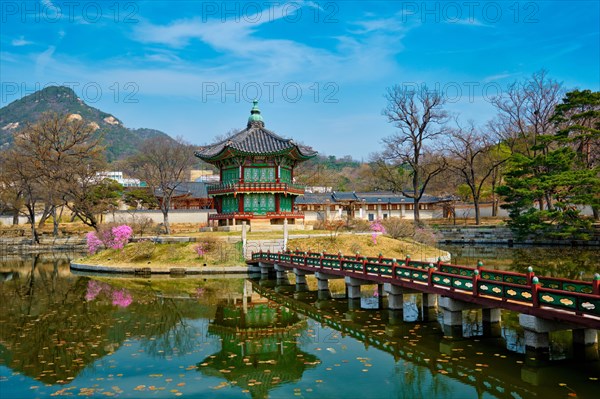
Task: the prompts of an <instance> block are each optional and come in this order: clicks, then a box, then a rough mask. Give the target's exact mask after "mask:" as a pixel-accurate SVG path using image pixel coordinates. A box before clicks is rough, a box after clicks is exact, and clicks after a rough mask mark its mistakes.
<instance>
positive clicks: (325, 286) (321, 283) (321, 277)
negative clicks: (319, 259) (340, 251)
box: [315, 272, 344, 299]
mask: <svg viewBox="0 0 600 399" xmlns="http://www.w3.org/2000/svg"><path fill="white" fill-rule="evenodd" d="M315 277H316V278H317V290H318V291H317V297H318V299H329V298H331V291H330V290H329V280H338V279H342V278H344V277H343V276H337V275H335V274H327V273H323V272H315Z"/></svg>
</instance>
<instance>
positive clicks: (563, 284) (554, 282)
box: [538, 277, 593, 294]
mask: <svg viewBox="0 0 600 399" xmlns="http://www.w3.org/2000/svg"><path fill="white" fill-rule="evenodd" d="M538 279H539V282H540V284H541V286H542V287H544V288H552V289H554V290H565V291H571V292H581V293H583V294H591V293H592V291H593V290H592V285H591V284H589V283H588V284H586V283H585V282H581V283H575V282H572V281H562V280H560V279H555V278H546V277H538Z"/></svg>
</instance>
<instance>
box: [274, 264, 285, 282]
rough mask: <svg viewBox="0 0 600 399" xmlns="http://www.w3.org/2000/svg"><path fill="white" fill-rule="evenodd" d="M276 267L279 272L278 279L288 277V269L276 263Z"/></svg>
mask: <svg viewBox="0 0 600 399" xmlns="http://www.w3.org/2000/svg"><path fill="white" fill-rule="evenodd" d="M274 268H275V271H276V272H277V280H281V279H287V269H286V268H285V267H283V266H281V265H278V264H277V263H275V265H274Z"/></svg>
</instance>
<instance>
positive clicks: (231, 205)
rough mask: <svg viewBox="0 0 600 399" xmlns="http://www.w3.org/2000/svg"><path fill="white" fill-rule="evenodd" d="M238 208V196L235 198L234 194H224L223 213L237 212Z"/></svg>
mask: <svg viewBox="0 0 600 399" xmlns="http://www.w3.org/2000/svg"><path fill="white" fill-rule="evenodd" d="M238 210H239V208H238V199H237V198H235V197H234V196H233V195H225V196H223V213H231V212H237V211H238Z"/></svg>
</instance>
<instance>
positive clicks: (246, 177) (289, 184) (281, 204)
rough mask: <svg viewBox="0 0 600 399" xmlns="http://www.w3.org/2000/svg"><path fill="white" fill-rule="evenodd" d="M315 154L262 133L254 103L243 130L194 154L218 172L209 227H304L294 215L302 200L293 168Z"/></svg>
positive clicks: (300, 217) (301, 188) (212, 187)
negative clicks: (244, 223) (284, 225)
mask: <svg viewBox="0 0 600 399" xmlns="http://www.w3.org/2000/svg"><path fill="white" fill-rule="evenodd" d="M316 154H317V152H316V151H313V149H312V148H310V147H307V146H304V145H300V144H298V143H295V142H294V140H291V139H285V138H283V137H280V136H278V135H277V134H275V133H274V132H272V131H270V130H267V129H265V123H264V121H263V117H262V116H261V114H260V110H259V109H258V103H257V101H254V106H253V107H252V110H251V111H250V117H249V118H248V124H247V126H246V129H244V130H242V131H241V132H239V133H237V134H235V135H233V136H231V137H229V138H227V139H225V140H223V141H220V142H218V143H215V144H212V145H208V146H205V147H201V148H200V149H198V150H197V151H196V152H195V155H196V156H197V157H198V158H200V159H202V160H203V161H205V162H208V163H210V164H213V165H215V166H216V167H217V168H218V169H219V177H220V179H219V183H218V184H214V185H209V186H208V187H207V191H208V195H209V196H211V197H212V198H213V199H214V206H215V209H216V210H217V213H216V214H213V215H210V216H209V224H210V225H212V226H213V227H221V228H223V229H225V230H227V229H231V230H232V229H236V227H234V226H239V225H241V222H243V221H245V222H247V223H248V224H250V226H251V228H252V229H254V230H260V229H270V228H277V227H276V226H277V225H283V224H284V221H286V220H287V223H288V224H296V225H304V214H303V213H299V212H296V211H294V208H295V202H296V198H297V197H298V196H301V195H303V194H304V186H301V185H298V184H295V183H294V168H295V167H296V165H298V163H300V162H303V161H305V160H307V159H309V158H312V157H314V156H315V155H316ZM298 227H299V226H295V228H298Z"/></svg>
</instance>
